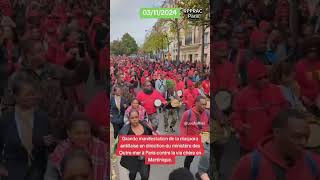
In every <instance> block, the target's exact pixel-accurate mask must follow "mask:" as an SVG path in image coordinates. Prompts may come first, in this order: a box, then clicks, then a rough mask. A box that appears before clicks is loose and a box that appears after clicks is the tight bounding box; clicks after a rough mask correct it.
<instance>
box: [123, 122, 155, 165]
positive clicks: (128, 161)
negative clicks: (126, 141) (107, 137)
mask: <svg viewBox="0 0 320 180" xmlns="http://www.w3.org/2000/svg"><path fill="white" fill-rule="evenodd" d="M140 123H141V124H142V126H143V127H144V129H145V133H144V134H146V135H152V130H151V129H150V128H149V127H148V125H146V123H145V122H144V121H140ZM130 128H131V125H130V124H126V125H125V126H123V128H122V129H121V130H120V132H119V135H127V134H128V132H129V130H130ZM139 161H143V162H144V160H139V159H138V156H123V157H122V158H121V160H120V164H121V166H123V167H124V168H126V169H128V170H129V171H136V170H137V168H140V166H139Z"/></svg>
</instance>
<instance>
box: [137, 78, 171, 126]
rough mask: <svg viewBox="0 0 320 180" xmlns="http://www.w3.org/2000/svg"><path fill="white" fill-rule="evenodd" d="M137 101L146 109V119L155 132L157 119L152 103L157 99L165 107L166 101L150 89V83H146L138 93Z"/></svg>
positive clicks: (155, 109)
mask: <svg viewBox="0 0 320 180" xmlns="http://www.w3.org/2000/svg"><path fill="white" fill-rule="evenodd" d="M137 99H138V101H139V102H140V103H141V105H142V106H143V107H144V108H145V109H146V112H147V114H148V118H149V120H150V122H151V123H152V126H153V128H154V130H156V129H157V128H158V125H159V119H158V118H157V108H156V107H155V105H154V102H155V100H157V99H159V100H161V102H162V104H163V105H166V104H167V101H166V100H165V99H164V98H163V96H162V95H161V94H160V93H159V92H158V91H157V90H155V89H153V88H152V84H151V83H150V81H147V82H146V83H145V84H144V88H143V90H142V91H140V92H139V93H138V95H137Z"/></svg>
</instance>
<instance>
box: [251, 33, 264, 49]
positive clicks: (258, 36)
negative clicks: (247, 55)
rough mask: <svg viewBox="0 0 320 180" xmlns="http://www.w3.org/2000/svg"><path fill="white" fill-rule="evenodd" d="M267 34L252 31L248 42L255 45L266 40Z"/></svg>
mask: <svg viewBox="0 0 320 180" xmlns="http://www.w3.org/2000/svg"><path fill="white" fill-rule="evenodd" d="M266 39H267V34H266V33H264V32H262V31H257V30H256V31H253V32H252V33H251V36H250V43H251V44H252V45H253V46H255V45H257V44H259V43H261V42H263V41H266Z"/></svg>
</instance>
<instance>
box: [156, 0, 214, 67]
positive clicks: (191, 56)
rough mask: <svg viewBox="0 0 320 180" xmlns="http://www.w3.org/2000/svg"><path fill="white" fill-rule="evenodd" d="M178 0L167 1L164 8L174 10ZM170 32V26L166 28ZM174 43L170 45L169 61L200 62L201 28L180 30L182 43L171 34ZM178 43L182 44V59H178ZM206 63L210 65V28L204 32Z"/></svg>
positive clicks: (191, 27) (192, 27)
mask: <svg viewBox="0 0 320 180" xmlns="http://www.w3.org/2000/svg"><path fill="white" fill-rule="evenodd" d="M177 1H178V0H166V1H165V2H164V4H163V6H162V7H164V8H173V7H175V4H176V2H177ZM164 28H165V31H167V32H168V26H164ZM170 37H171V38H172V42H171V43H170V45H169V49H168V51H167V52H168V53H167V54H168V55H167V56H166V57H167V59H171V60H173V61H175V60H177V59H180V61H192V62H194V61H200V60H201V44H202V40H201V38H202V30H201V27H195V26H189V27H188V28H181V29H180V41H179V42H178V41H177V38H176V34H170ZM178 43H180V57H178ZM204 62H206V64H208V65H209V62H210V28H207V29H206V30H205V32H204Z"/></svg>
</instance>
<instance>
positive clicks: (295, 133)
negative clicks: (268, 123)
mask: <svg viewBox="0 0 320 180" xmlns="http://www.w3.org/2000/svg"><path fill="white" fill-rule="evenodd" d="M307 118H308V117H307V116H306V115H305V114H303V113H302V112H300V111H298V110H294V109H288V110H285V111H283V112H281V113H279V114H278V115H277V117H276V118H275V120H274V121H273V124H272V130H273V135H272V136H270V137H268V138H266V139H265V140H264V141H262V142H261V143H260V144H259V146H258V148H257V150H255V151H254V152H253V153H250V154H248V155H246V156H244V157H243V158H242V159H241V160H240V161H239V162H238V164H237V165H236V167H235V170H234V172H233V175H232V177H231V180H244V179H251V180H277V179H282V178H279V177H283V179H288V180H302V179H305V180H317V179H319V171H318V168H319V167H320V157H319V155H316V154H314V153H311V152H307V151H306V150H305V148H304V147H305V145H306V143H307V141H308V138H309V134H310V129H309V125H308V123H307V121H306V119H307Z"/></svg>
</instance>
